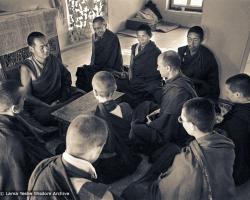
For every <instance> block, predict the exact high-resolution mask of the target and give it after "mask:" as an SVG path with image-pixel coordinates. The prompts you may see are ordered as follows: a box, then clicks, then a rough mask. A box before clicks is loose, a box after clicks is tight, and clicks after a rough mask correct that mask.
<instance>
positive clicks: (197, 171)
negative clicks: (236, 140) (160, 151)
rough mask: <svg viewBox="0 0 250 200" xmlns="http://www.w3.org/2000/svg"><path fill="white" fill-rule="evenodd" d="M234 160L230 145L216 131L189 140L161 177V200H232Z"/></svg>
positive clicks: (229, 142)
mask: <svg viewBox="0 0 250 200" xmlns="http://www.w3.org/2000/svg"><path fill="white" fill-rule="evenodd" d="M234 157H235V155H234V144H233V142H232V141H231V140H230V139H228V138H226V137H224V136H222V135H220V134H218V133H216V132H214V133H213V134H210V135H206V136H204V137H201V138H199V139H198V140H194V141H192V142H191V143H190V145H189V146H187V147H185V148H183V149H182V151H181V153H180V154H178V155H176V157H175V159H174V162H173V165H172V167H171V168H170V169H168V171H167V172H166V173H165V174H164V177H161V180H160V182H159V191H160V194H161V200H165V199H192V200H196V199H197V200H199V199H200V200H209V199H229V200H230V199H235V185H234V181H233V177H232V173H233V162H234Z"/></svg>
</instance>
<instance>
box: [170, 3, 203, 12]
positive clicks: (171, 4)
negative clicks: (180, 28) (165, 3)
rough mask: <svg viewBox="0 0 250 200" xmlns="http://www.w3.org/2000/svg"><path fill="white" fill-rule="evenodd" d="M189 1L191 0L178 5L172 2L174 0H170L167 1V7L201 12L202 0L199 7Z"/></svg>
mask: <svg viewBox="0 0 250 200" xmlns="http://www.w3.org/2000/svg"><path fill="white" fill-rule="evenodd" d="M190 3H191V0H187V4H186V5H178V4H174V0H170V1H169V9H171V10H179V11H191V12H202V8H203V3H204V0H202V5H201V7H199V6H191V5H190Z"/></svg>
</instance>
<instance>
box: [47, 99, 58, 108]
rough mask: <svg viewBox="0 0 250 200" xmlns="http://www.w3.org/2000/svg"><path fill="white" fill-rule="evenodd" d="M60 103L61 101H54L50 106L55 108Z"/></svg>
mask: <svg viewBox="0 0 250 200" xmlns="http://www.w3.org/2000/svg"><path fill="white" fill-rule="evenodd" d="M59 103H60V101H59V100H56V101H53V102H52V103H51V104H50V105H49V106H50V107H53V106H55V105H57V104H59Z"/></svg>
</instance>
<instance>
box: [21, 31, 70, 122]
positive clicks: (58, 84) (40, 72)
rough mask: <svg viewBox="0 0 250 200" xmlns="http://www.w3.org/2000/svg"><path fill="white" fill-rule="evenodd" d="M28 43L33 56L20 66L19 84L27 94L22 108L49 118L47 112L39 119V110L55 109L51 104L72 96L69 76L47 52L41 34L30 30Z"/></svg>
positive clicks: (47, 45)
mask: <svg viewBox="0 0 250 200" xmlns="http://www.w3.org/2000/svg"><path fill="white" fill-rule="evenodd" d="M27 42H28V45H29V50H30V52H31V54H32V56H31V57H29V58H27V59H26V60H25V61H24V62H23V64H22V65H21V67H20V76H21V84H22V86H23V87H24V88H25V90H26V94H27V96H26V100H27V101H26V102H27V104H25V109H26V108H27V109H28V110H29V111H31V112H32V113H33V116H34V117H36V118H37V119H39V121H40V122H42V121H46V120H47V119H49V118H48V115H47V114H45V115H46V116H41V118H39V116H40V115H41V114H42V113H44V112H45V111H46V110H47V111H48V113H49V112H51V111H53V110H56V109H58V106H56V107H55V108H53V105H55V104H57V103H58V102H63V101H65V100H68V99H69V98H70V97H71V75H70V72H69V71H68V70H67V69H66V67H65V66H64V65H63V64H62V63H61V62H60V61H59V60H58V59H57V58H56V57H54V56H53V55H51V54H50V48H49V44H48V40H47V39H46V37H45V35H44V34H42V33H40V32H32V33H30V34H29V36H28V38H27ZM26 105H27V106H26ZM50 110H51V111H50Z"/></svg>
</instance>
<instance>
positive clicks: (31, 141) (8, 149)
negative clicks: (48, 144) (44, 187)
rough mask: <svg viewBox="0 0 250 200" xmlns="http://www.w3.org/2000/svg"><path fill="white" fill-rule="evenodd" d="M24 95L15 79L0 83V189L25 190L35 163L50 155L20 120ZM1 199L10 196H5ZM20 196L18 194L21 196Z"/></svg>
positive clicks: (9, 190)
mask: <svg viewBox="0 0 250 200" xmlns="http://www.w3.org/2000/svg"><path fill="white" fill-rule="evenodd" d="M23 102H24V95H23V91H22V90H21V88H20V87H19V85H18V83H17V82H14V81H6V82H1V83H0V191H2V192H15V191H16V192H18V191H22V192H23V191H26V190H27V186H28V178H29V176H30V174H31V172H32V170H33V169H34V168H35V166H36V165H37V164H38V163H39V162H40V161H41V160H42V159H44V158H46V157H49V156H51V154H50V153H49V152H48V151H47V150H46V149H45V147H44V145H43V144H42V143H39V142H38V141H37V140H36V138H35V137H33V134H32V133H31V132H30V131H29V129H28V128H27V127H26V124H25V123H24V122H23V121H21V120H20V118H19V116H18V115H19V113H20V112H21V111H22V109H23ZM4 199H13V196H6V197H5V198H4ZM20 199H21V197H20Z"/></svg>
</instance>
